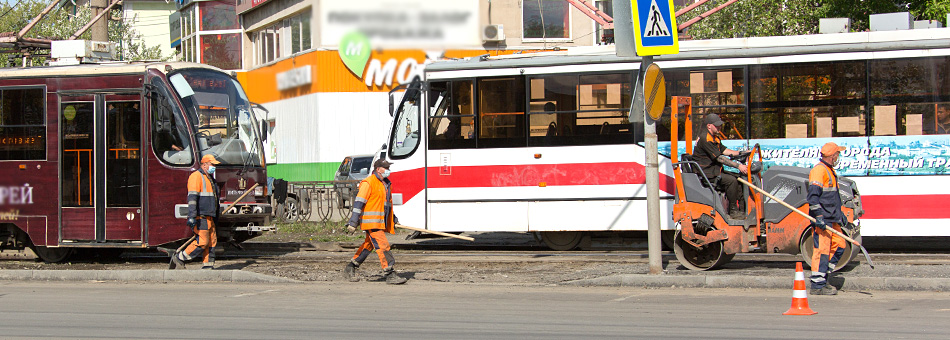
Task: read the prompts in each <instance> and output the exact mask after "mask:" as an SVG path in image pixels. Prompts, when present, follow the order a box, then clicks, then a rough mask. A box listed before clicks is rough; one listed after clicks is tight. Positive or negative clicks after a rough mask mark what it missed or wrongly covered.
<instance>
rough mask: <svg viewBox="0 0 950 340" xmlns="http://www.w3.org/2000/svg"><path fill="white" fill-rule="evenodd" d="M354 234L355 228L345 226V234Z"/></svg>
mask: <svg viewBox="0 0 950 340" xmlns="http://www.w3.org/2000/svg"><path fill="white" fill-rule="evenodd" d="M355 232H356V227H354V226H351V225H349V224H347V225H346V233H347V234H349V235H352V234H353V233H355Z"/></svg>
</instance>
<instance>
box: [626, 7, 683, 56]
mask: <svg viewBox="0 0 950 340" xmlns="http://www.w3.org/2000/svg"><path fill="white" fill-rule="evenodd" d="M630 5H631V6H630V7H631V8H632V9H633V30H634V34H633V35H634V37H635V39H636V45H637V55H658V54H677V53H679V51H680V47H679V39H678V34H677V30H676V16H675V15H674V14H675V12H674V11H673V0H631V1H630Z"/></svg>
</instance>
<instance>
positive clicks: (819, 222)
mask: <svg viewBox="0 0 950 340" xmlns="http://www.w3.org/2000/svg"><path fill="white" fill-rule="evenodd" d="M815 227H816V228H818V229H821V230H825V229H827V228H828V225H827V224H825V218H824V217H821V216H818V218H816V219H815Z"/></svg>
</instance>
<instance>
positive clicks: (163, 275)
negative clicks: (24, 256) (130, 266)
mask: <svg viewBox="0 0 950 340" xmlns="http://www.w3.org/2000/svg"><path fill="white" fill-rule="evenodd" d="M0 280H22V281H142V282H196V281H201V282H253V283H290V282H299V281H297V280H293V279H288V278H283V277H277V276H270V275H265V274H259V273H253V272H246V271H241V270H160V269H146V270H29V269H13V270H0Z"/></svg>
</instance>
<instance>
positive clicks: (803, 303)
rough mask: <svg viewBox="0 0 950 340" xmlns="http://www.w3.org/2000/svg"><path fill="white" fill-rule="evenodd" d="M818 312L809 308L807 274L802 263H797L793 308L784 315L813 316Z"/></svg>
mask: <svg viewBox="0 0 950 340" xmlns="http://www.w3.org/2000/svg"><path fill="white" fill-rule="evenodd" d="M812 314H818V312H816V311H813V310H811V308H808V291H807V290H806V289H805V273H804V272H802V263H801V262H795V285H794V288H793V290H792V307H791V308H789V309H788V311H786V312H785V313H782V315H812Z"/></svg>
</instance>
